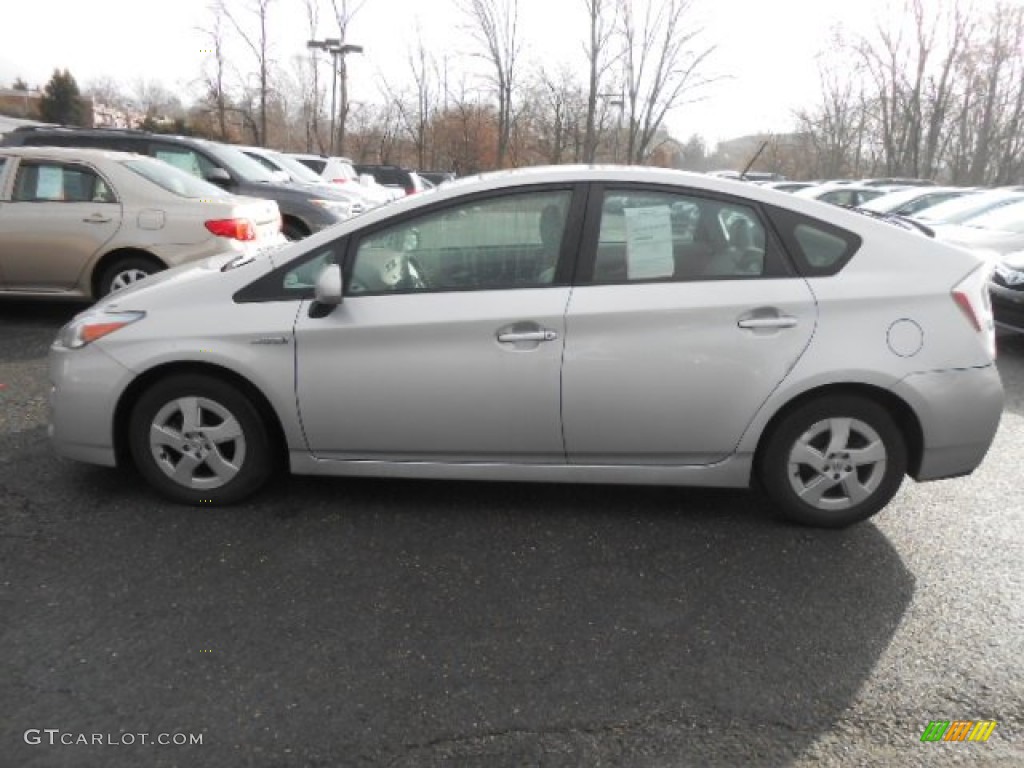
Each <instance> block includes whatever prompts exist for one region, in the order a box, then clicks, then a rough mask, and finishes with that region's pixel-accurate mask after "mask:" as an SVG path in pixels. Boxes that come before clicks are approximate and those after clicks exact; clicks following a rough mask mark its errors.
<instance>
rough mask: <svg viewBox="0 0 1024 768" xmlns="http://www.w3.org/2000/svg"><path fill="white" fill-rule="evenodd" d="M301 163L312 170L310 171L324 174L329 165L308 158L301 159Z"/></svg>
mask: <svg viewBox="0 0 1024 768" xmlns="http://www.w3.org/2000/svg"><path fill="white" fill-rule="evenodd" d="M299 162H300V163H302V164H303V165H304V166H306V167H307V168H310V169H312V170H314V171H316V172H317V173H323V172H324V168H326V167H327V163H326V162H325V161H323V160H311V159H309V158H308V157H300V158H299Z"/></svg>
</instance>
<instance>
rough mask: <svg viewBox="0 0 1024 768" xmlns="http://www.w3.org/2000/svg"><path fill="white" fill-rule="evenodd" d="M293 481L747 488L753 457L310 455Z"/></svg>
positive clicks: (296, 461)
mask: <svg viewBox="0 0 1024 768" xmlns="http://www.w3.org/2000/svg"><path fill="white" fill-rule="evenodd" d="M289 460H290V465H291V471H292V472H293V473H294V474H296V475H333V476H344V477H395V478H418V479H432V480H494V481H502V482H533V483H604V484H611V485H680V486H684V485H685V486H703V487H708V488H746V487H748V486H749V485H750V477H751V469H752V465H753V455H752V454H749V453H745V454H736V455H733V456H730V457H729V458H727V459H725V460H723V461H720V462H718V463H716V464H707V465H702V466H682V467H681V466H635V465H634V466H622V465H578V464H485V463H462V464H441V463H432V462H419V461H401V462H398V461H394V462H391V461H334V460H330V459H316V458H314V457H312V456H310V455H309V454H308V453H305V452H300V451H292V452H291V453H290V454H289Z"/></svg>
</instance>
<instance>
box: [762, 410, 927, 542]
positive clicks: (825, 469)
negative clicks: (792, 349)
mask: <svg viewBox="0 0 1024 768" xmlns="http://www.w3.org/2000/svg"><path fill="white" fill-rule="evenodd" d="M906 471H907V449H906V443H905V441H904V439H903V435H902V433H901V432H900V430H899V428H898V427H897V426H896V423H895V422H894V421H893V418H892V416H890V414H889V412H888V411H887V410H886V409H885V408H883V407H882V406H881V405H879V404H878V403H876V402H873V401H871V400H868V399H866V398H863V397H857V396H853V395H841V396H830V397H824V398H821V399H819V400H813V401H810V402H808V403H805V404H803V405H801V406H798V407H797V408H795V409H794V410H793V411H791V412H790V413H788V414H786V415H785V416H784V417H783V419H782V421H781V422H780V423H779V424H778V425H777V426H776V427H775V428H774V429H773V430H772V432H771V434H770V435H769V436H768V437H767V439H766V442H765V443H764V444H763V445H762V446H761V449H760V451H759V455H758V478H759V479H760V481H761V484H762V487H763V488H764V490H765V492H766V493H767V494H768V497H769V499H770V500H771V501H772V502H773V504H774V506H775V508H776V509H777V510H778V511H779V512H780V513H781V514H782V515H783V516H785V517H786V518H788V519H789V520H792V521H794V522H797V523H801V524H804V525H813V526H818V527H823V528H842V527H845V526H847V525H852V524H853V523H857V522H860V521H861V520H866V519H867V518H869V517H871V516H872V515H874V514H875V513H876V512H878V511H879V510H881V509H882V508H883V507H884V506H885V505H886V504H888V503H889V501H890V500H891V499H892V497H893V496H895V495H896V492H897V491H898V490H899V487H900V484H901V483H902V482H903V476H904V475H905V474H906Z"/></svg>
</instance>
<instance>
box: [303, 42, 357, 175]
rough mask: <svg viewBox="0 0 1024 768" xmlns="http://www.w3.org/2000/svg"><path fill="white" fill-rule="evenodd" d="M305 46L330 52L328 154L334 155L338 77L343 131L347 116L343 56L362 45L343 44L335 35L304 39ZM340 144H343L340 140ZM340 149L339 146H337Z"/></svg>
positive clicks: (355, 51) (346, 88) (346, 83)
mask: <svg viewBox="0 0 1024 768" xmlns="http://www.w3.org/2000/svg"><path fill="white" fill-rule="evenodd" d="M306 47H307V48H316V49H319V50H321V51H327V53H329V54H331V141H330V154H331V155H334V152H335V146H336V142H337V139H338V129H337V127H336V125H337V118H338V77H339V75H340V77H341V121H342V124H341V127H342V131H343V132H344V127H345V118H346V117H347V116H348V77H347V73H346V71H345V56H346V55H348V54H350V53H362V52H363V46H361V45H348V44H343V43H342V42H341V40H339V39H338V38H336V37H328V38H324V39H323V40H308V41H306ZM341 144H344V140H342V142H341ZM339 149H340V147H339Z"/></svg>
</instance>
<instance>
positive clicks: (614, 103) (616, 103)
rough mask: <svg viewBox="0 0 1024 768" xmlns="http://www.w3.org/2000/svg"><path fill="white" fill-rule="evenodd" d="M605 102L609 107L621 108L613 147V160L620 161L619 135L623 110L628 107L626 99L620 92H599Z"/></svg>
mask: <svg viewBox="0 0 1024 768" xmlns="http://www.w3.org/2000/svg"><path fill="white" fill-rule="evenodd" d="M597 95H598V96H600V97H601V98H602V99H604V103H605V104H607V105H608V106H609V107H617V108H618V110H619V117H618V120H616V121H615V143H614V148H613V149H612V162H613V163H617V162H619V137H620V136H621V135H622V112H623V110H624V109H625V107H626V100H625V99H624V98H623V97H622V94H619V93H599V94H597Z"/></svg>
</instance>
